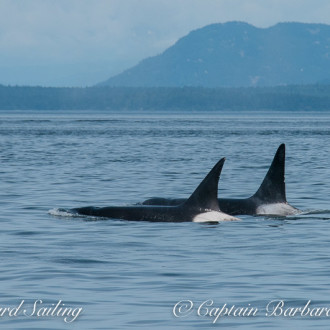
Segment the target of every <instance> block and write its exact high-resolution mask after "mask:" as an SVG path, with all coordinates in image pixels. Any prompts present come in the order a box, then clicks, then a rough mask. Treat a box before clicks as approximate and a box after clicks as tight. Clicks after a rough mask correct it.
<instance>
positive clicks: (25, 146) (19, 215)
mask: <svg viewBox="0 0 330 330" xmlns="http://www.w3.org/2000/svg"><path fill="white" fill-rule="evenodd" d="M282 142H284V143H286V146H287V158H286V184H287V197H288V201H289V202H290V203H291V204H292V205H293V206H295V207H297V208H299V209H301V210H302V211H303V212H304V213H303V214H301V215H297V216H291V217H287V218H271V217H262V216H259V217H252V216H241V217H240V219H241V221H237V222H226V223H220V224H197V223H149V222H126V221H120V220H106V221H104V220H103V221H95V220H91V219H86V218H79V217H78V218H76V217H62V216H54V215H52V214H50V213H49V210H53V209H56V208H71V207H79V206H87V205H95V206H107V205H127V204H132V203H136V202H140V201H143V200H145V199H147V198H150V197H153V196H161V197H187V196H189V195H190V193H191V192H192V191H193V190H194V189H195V188H196V187H197V185H198V184H199V183H200V181H201V180H202V179H203V177H204V176H205V175H206V174H207V172H208V171H209V170H210V169H211V168H212V167H213V165H214V164H215V163H216V162H217V161H218V160H219V159H220V158H222V157H224V156H225V157H226V159H227V160H226V163H225V166H224V169H223V172H222V175H221V179H220V183H219V196H222V197H233V198H242V197H248V196H249V195H252V194H253V193H254V192H255V191H256V189H257V188H258V186H259V184H260V183H261V181H262V179H263V177H264V175H265V173H266V172H267V169H268V167H269V165H270V163H271V161H272V158H273V156H274V154H275V151H276V149H277V147H278V146H279V144H280V143H282ZM329 144H330V114H321V113H317V114H308V113H288V114H283V113H268V114H263V113H252V114H249V113H234V114H228V113H227V114H226V113H225V114H221V113H219V114H217V113H205V114H203V113H194V114H146V113H141V114H104V113H103V114H102V113H93V112H90V113H88V112H85V113H82V114H79V113H64V112H63V113H57V114H50V113H38V112H33V111H32V112H27V113H19V112H18V113H10V112H2V113H1V114H0V161H1V168H0V182H1V191H0V195H1V196H0V197H1V198H0V206H1V212H0V223H1V231H0V235H1V240H0V244H1V249H0V251H1V255H0V256H1V258H0V261H1V266H0V267H1V272H0V281H1V282H0V283H1V293H0V308H2V310H0V315H1V316H0V326H1V328H4V329H38V328H39V329H117V330H119V329H212V328H233V329H265V328H274V329H280V328H291V329H293V328H301V329H311V328H313V329H315V328H319V329H325V328H328V327H329V324H330V316H329V317H327V316H322V317H314V316H310V315H306V316H301V315H299V313H298V315H296V316H295V317H289V316H283V315H282V316H276V317H275V316H272V317H269V316H266V312H267V311H266V306H267V304H269V303H270V302H271V301H273V300H276V301H280V300H283V301H284V302H285V308H286V307H297V308H298V307H303V306H305V305H306V303H307V302H308V301H309V300H310V301H311V302H310V305H309V308H314V307H320V306H323V307H327V308H330V284H329V278H330V252H329V247H330V205H329V204H330V203H329V202H330V170H329V163H330V153H329ZM23 300H24V302H23V305H22V306H21V307H20V308H18V306H19V304H20V303H22V301H23ZM40 300H42V303H41V302H40ZM210 300H212V301H213V307H218V308H222V306H223V305H224V304H227V305H226V306H227V307H231V306H233V305H235V306H236V307H247V306H250V307H255V308H258V313H257V314H256V316H249V317H243V316H236V317H234V316H221V317H219V319H218V320H217V321H216V322H215V323H213V321H214V318H215V317H214V316H213V317H212V316H205V314H212V313H213V314H214V313H215V310H213V311H211V309H212V307H211V306H208V307H207V306H206V305H207V304H209V305H210V304H211V302H210ZM180 301H185V303H186V305H187V306H188V307H189V308H191V309H189V310H184V307H182V308H181V309H179V306H180V304H177V303H179V302H180ZM207 301H208V302H207ZM57 303H60V304H64V305H60V306H59V307H63V308H64V307H71V308H72V310H73V309H75V311H76V312H78V308H81V312H80V313H79V315H78V316H77V317H76V319H75V320H74V321H72V322H69V323H66V322H65V320H64V318H65V317H64V316H61V315H56V314H55V316H52V315H51V312H49V314H48V316H47V315H46V308H48V309H49V308H51V307H53V308H55V305H56V304H57ZM203 303H204V304H203ZM34 306H35V310H34ZM175 306H176V307H175ZM7 307H8V308H10V309H11V316H10V315H9V311H8V310H7V311H5V312H3V309H4V308H7ZM15 307H16V308H18V310H17V313H16V316H15V315H13V314H14V310H13V308H15ZM199 307H200V309H199V310H198V308H199ZM41 308H44V309H43V310H41V311H39V309H41ZM24 310H25V314H24ZM38 311H39V316H38V315H36V314H37V312H38ZM2 312H3V313H2ZM174 312H175V314H176V315H177V317H176V316H175V315H174ZM180 312H182V314H180ZM43 313H44V314H43ZM28 315H31V316H28ZM72 318H73V317H72V316H71V317H70V316H68V318H67V321H70V319H72Z"/></svg>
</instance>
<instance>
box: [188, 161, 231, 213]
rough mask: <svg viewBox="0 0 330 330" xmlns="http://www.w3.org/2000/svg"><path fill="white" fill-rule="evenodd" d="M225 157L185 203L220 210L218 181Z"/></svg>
mask: <svg viewBox="0 0 330 330" xmlns="http://www.w3.org/2000/svg"><path fill="white" fill-rule="evenodd" d="M224 162H225V158H222V159H220V160H219V161H218V162H217V163H216V164H215V165H214V167H213V168H212V170H211V171H210V172H209V174H208V175H207V176H206V177H205V178H204V180H203V181H202V182H201V183H200V184H199V186H198V187H197V188H196V190H195V191H194V192H193V193H192V195H191V196H190V197H189V198H188V199H187V200H186V201H185V202H184V205H186V206H187V205H189V206H193V207H198V208H201V209H207V210H214V211H220V209H219V202H218V183H219V178H220V174H221V170H222V167H223V164H224Z"/></svg>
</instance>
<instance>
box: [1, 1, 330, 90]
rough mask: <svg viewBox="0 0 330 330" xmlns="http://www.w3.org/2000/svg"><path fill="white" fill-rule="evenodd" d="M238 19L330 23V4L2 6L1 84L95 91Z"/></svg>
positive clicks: (49, 3) (257, 22) (65, 3)
mask: <svg viewBox="0 0 330 330" xmlns="http://www.w3.org/2000/svg"><path fill="white" fill-rule="evenodd" d="M233 20H236V21H245V22H248V23H251V24H253V25H255V26H257V27H268V26H271V25H274V24H276V23H278V22H283V21H298V22H308V23H326V24H330V1H329V0H0V84H5V85H7V84H10V85H41V86H90V85H93V84H95V83H97V82H100V81H103V80H106V79H107V78H109V77H110V76H112V75H114V74H116V73H119V72H121V71H123V70H124V69H126V68H128V67H130V66H133V65H135V64H137V63H138V62H139V61H140V60H142V59H143V58H145V57H149V56H153V55H157V54H159V53H161V52H162V51H164V50H165V49H166V48H168V47H169V46H171V45H173V44H174V43H175V41H176V40H178V39H179V38H180V37H182V36H184V35H186V34H187V33H188V32H190V31H191V30H194V29H197V28H200V27H203V26H205V25H208V24H211V23H224V22H227V21H233Z"/></svg>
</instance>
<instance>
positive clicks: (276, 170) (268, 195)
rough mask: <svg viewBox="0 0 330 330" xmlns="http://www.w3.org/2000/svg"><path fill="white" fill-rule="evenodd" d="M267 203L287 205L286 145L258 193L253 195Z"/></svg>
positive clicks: (281, 148) (276, 155)
mask: <svg viewBox="0 0 330 330" xmlns="http://www.w3.org/2000/svg"><path fill="white" fill-rule="evenodd" d="M253 197H257V198H258V199H260V200H262V201H264V202H266V203H286V194H285V144H284V143H283V144H281V145H280V146H279V147H278V149H277V151H276V154H275V156H274V159H273V162H272V164H271V165H270V168H269V170H268V172H267V174H266V176H265V178H264V180H263V181H262V184H261V186H260V187H259V189H258V191H257V192H256V193H255V194H254V195H253Z"/></svg>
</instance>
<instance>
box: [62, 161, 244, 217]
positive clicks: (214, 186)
mask: <svg viewBox="0 0 330 330" xmlns="http://www.w3.org/2000/svg"><path fill="white" fill-rule="evenodd" d="M224 161H225V158H222V159H221V160H219V161H218V162H217V164H216V165H215V166H214V167H213V168H212V170H211V171H210V172H209V173H208V175H207V176H206V177H205V178H204V180H203V181H202V182H201V183H200V184H199V186H198V187H197V188H196V190H195V191H194V192H193V193H192V195H191V196H190V197H189V198H188V199H187V200H184V201H183V202H182V203H180V204H179V205H176V206H168V205H165V206H164V205H162V206H160V205H156V206H150V205H134V206H109V207H93V206H88V207H81V208H74V209H70V210H68V212H70V213H73V214H78V215H87V216H94V217H102V218H115V219H122V220H131V221H151V222H188V221H192V222H219V221H231V220H238V219H237V218H235V217H233V216H231V215H228V214H225V213H223V212H222V211H221V210H220V208H219V203H218V183H219V178H220V174H221V170H222V167H223V164H224Z"/></svg>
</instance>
